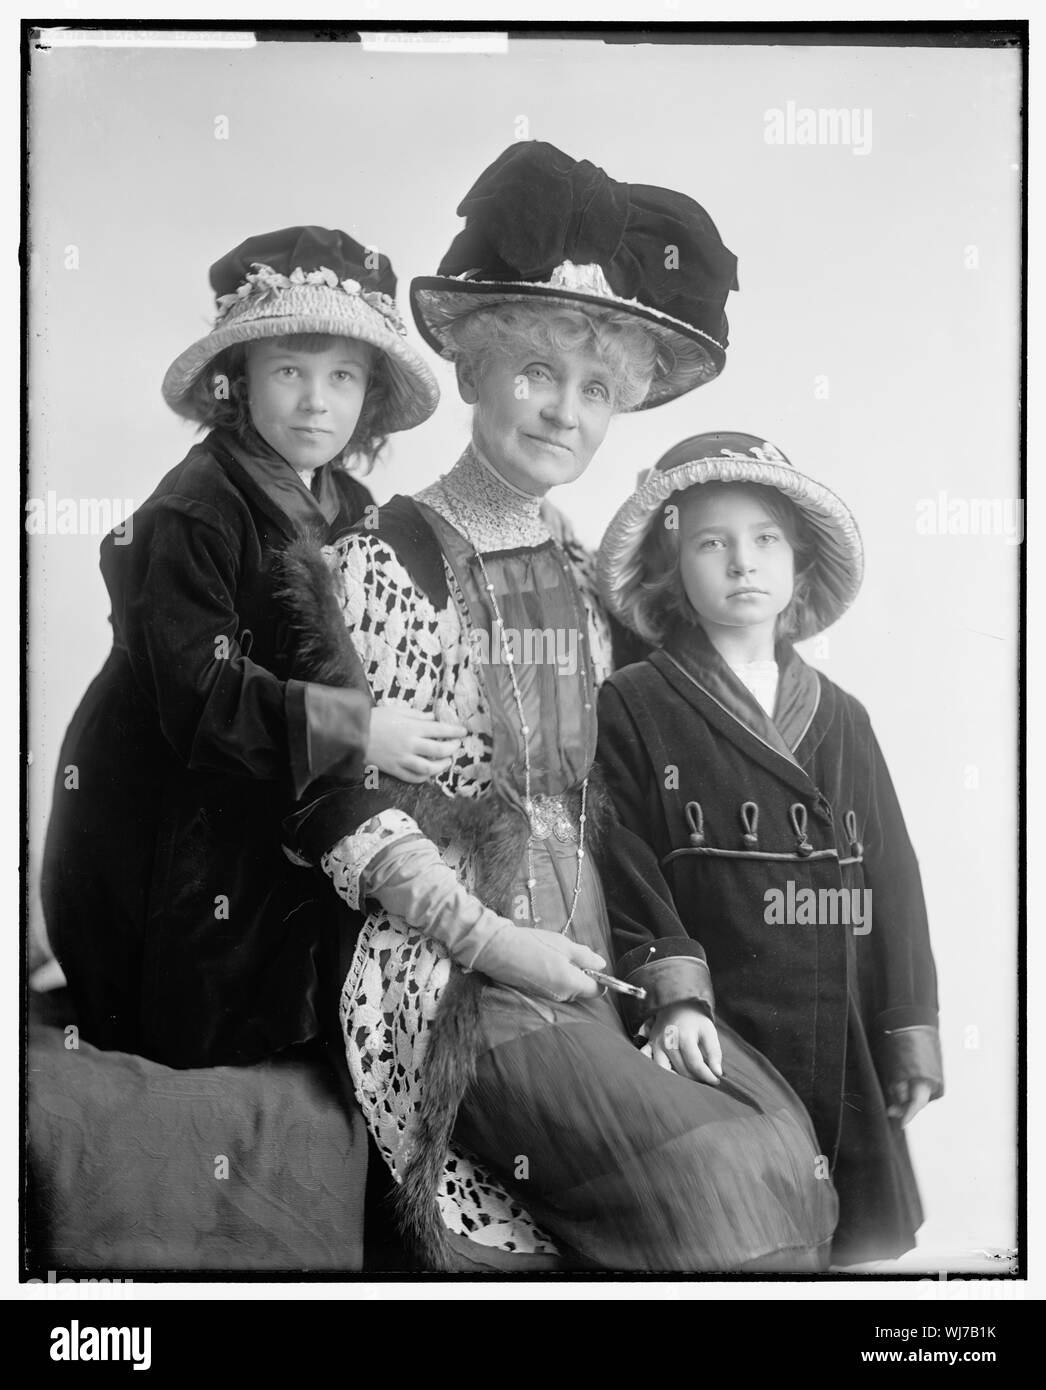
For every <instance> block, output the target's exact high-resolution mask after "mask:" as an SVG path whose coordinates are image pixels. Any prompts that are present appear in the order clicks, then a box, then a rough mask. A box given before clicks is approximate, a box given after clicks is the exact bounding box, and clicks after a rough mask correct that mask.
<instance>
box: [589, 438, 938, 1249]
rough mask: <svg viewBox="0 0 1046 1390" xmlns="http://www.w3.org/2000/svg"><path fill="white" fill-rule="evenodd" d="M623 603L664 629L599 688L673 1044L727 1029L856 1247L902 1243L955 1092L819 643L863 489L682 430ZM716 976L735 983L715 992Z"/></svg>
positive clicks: (633, 1013) (865, 733)
mask: <svg viewBox="0 0 1046 1390" xmlns="http://www.w3.org/2000/svg"><path fill="white" fill-rule="evenodd" d="M599 567H600V580H601V587H602V590H603V594H604V598H605V600H606V603H607V605H608V607H609V609H610V611H611V612H612V613H614V614H616V615H617V617H618V618H619V619H621V620H622V621H623V622H624V623H626V624H627V625H628V627H629V628H630V629H631V630H632V631H633V632H634V633H636V634H637V635H638V636H639V637H641V638H642V639H644V641H645V642H646V643H648V644H654V645H656V647H657V650H655V651H654V652H653V653H652V654H651V655H649V656H648V657H647V659H646V660H644V661H641V662H638V663H637V664H635V665H632V666H629V667H626V668H625V669H623V670H620V671H618V672H616V673H615V674H614V675H612V676H611V677H610V678H609V680H608V681H607V682H606V683H605V684H604V686H603V688H602V690H601V692H600V699H599V753H598V759H599V763H600V764H601V766H602V768H603V770H604V772H605V774H606V777H607V779H608V783H609V786H610V790H611V795H612V797H613V800H614V802H615V805H616V809H617V812H618V816H619V822H620V823H619V825H618V827H617V828H616V829H615V831H614V832H613V837H612V841H611V845H612V852H611V853H610V854H609V855H608V862H609V863H610V864H612V865H613V866H614V867H613V871H612V874H611V881H610V883H609V884H608V892H607V901H608V904H609V907H610V917H611V923H612V926H613V932H614V948H615V955H616V961H617V966H616V968H617V972H618V974H619V975H620V976H621V977H622V978H624V979H625V980H627V981H629V982H630V983H632V984H634V985H637V986H640V987H645V988H646V989H647V998H646V999H645V1000H644V1001H642V1003H637V1002H636V1001H634V1000H632V999H628V1000H626V1001H625V1002H626V1005H627V1007H628V1012H629V1021H630V1023H631V1025H632V1027H633V1029H634V1031H637V1032H642V1033H643V1034H644V1035H645V1036H646V1038H647V1047H648V1049H649V1050H650V1052H651V1054H652V1056H653V1058H654V1060H655V1061H656V1062H658V1063H659V1064H660V1065H661V1066H663V1067H665V1068H670V1069H671V1070H673V1071H675V1072H677V1073H679V1074H680V1075H681V1076H686V1077H690V1078H692V1079H694V1080H695V1081H699V1082H706V1083H707V1082H711V1083H719V1082H720V1081H721V1080H722V1079H729V1068H728V1067H727V1068H725V1069H724V1067H723V1065H722V1052H721V1048H720V1042H719V1037H718V1031H717V1023H720V1024H722V1023H727V1024H729V1025H731V1026H732V1027H733V1028H734V1029H736V1030H737V1032H738V1033H740V1034H741V1036H742V1037H744V1038H745V1039H746V1040H747V1041H748V1042H749V1043H751V1044H752V1045H753V1046H754V1047H756V1048H758V1049H759V1051H760V1052H762V1054H763V1055H764V1056H765V1057H767V1058H768V1059H769V1060H770V1061H771V1062H773V1063H774V1065H775V1066H776V1067H777V1068H778V1070H779V1071H780V1072H781V1073H782V1074H783V1076H784V1077H785V1079H786V1080H788V1081H789V1082H791V1084H792V1086H793V1087H794V1089H795V1090H796V1091H797V1092H798V1094H799V1096H800V1098H801V1099H802V1101H803V1102H804V1104H805V1105H806V1107H807V1109H808V1111H809V1113H810V1115H811V1118H812V1119H813V1122H814V1128H815V1130H816V1133H817V1136H818V1140H819V1143H820V1146H821V1148H822V1150H823V1152H824V1154H825V1155H826V1156H827V1158H828V1159H829V1161H830V1164H831V1173H832V1179H833V1181H834V1183H835V1186H836V1190H837V1192H838V1195H839V1224H838V1227H837V1230H836V1235H835V1240H834V1243H833V1247H832V1258H833V1263H834V1264H836V1265H842V1264H854V1263H858V1262H861V1261H867V1260H874V1259H884V1258H892V1257H894V1256H897V1255H900V1254H901V1253H903V1252H904V1251H905V1250H908V1249H910V1248H911V1247H912V1245H914V1243H915V1231H916V1230H917V1228H918V1227H919V1225H920V1224H921V1221H922V1212H921V1208H920V1204H919V1196H918V1192H917V1190H916V1185H915V1180H914V1177H913V1174H912V1169H911V1165H910V1163H909V1159H908V1153H907V1148H906V1145H905V1140H904V1136H903V1134H902V1132H901V1127H902V1126H903V1125H905V1124H907V1123H908V1121H909V1120H910V1119H911V1118H912V1117H913V1116H914V1115H915V1114H916V1113H917V1112H918V1111H919V1110H920V1109H921V1108H922V1107H923V1106H924V1105H925V1104H926V1102H927V1101H928V1100H931V1099H935V1098H936V1097H937V1096H939V1095H940V1094H941V1091H942V1077H941V1061H940V1047H939V1042H938V1035H937V988H936V978H935V973H934V965H933V958H932V955H931V952H930V943H929V937H928V932H927V924H926V912H925V907H924V903H923V894H922V888H921V884H920V878H919V869H918V865H917V863H916V859H915V855H914V853H913V851H912V847H911V844H910V842H909V839H908V834H907V831H906V830H905V826H904V820H903V818H902V816H901V811H900V808H899V806H898V804H897V798H896V796H895V794H894V790H893V786H892V783H891V781H890V776H889V773H888V771H887V769H886V764H885V763H884V761H883V757H882V754H881V752H880V751H879V746H878V744H877V742H876V739H875V735H874V734H873V732H872V729H871V726H870V724H869V721H868V715H867V714H866V713H865V710H864V709H863V707H862V706H861V705H860V704H859V703H858V702H857V701H856V700H855V699H854V698H853V697H852V696H850V695H848V694H846V693H845V692H844V691H842V690H840V689H839V688H838V686H836V685H834V684H833V683H832V682H831V681H830V680H828V679H827V678H826V677H824V676H823V675H821V674H820V673H818V672H817V671H814V670H813V669H812V668H811V667H809V666H807V665H806V663H805V662H804V661H803V660H802V659H801V658H800V657H799V656H798V654H797V653H796V652H795V650H794V649H793V647H792V642H793V641H795V640H798V639H801V638H807V637H812V636H813V635H815V634H816V633H818V632H821V631H822V630H823V629H824V628H826V627H827V626H828V625H829V624H830V623H832V622H834V621H835V620H836V618H838V617H839V615H840V614H841V613H842V612H843V611H844V609H846V608H847V607H848V606H849V604H850V603H851V602H852V601H853V599H854V597H855V595H856V593H857V590H858V587H859V585H860V582H861V574H862V548H861V541H860V537H859V535H858V531H857V527H856V525H855V523H854V520H853V518H852V516H851V515H850V513H849V511H848V510H847V508H846V507H845V506H844V504H843V503H842V502H841V501H840V500H839V498H838V497H836V496H835V495H834V494H832V493H831V492H829V491H828V489H827V488H825V487H822V486H821V485H820V484H818V483H816V482H814V481H813V480H812V479H810V478H807V477H804V476H803V475H802V474H801V473H799V472H797V470H796V469H794V468H793V467H792V466H791V465H790V463H789V461H788V460H787V459H786V458H785V457H784V455H783V454H782V453H781V452H780V451H779V450H778V449H776V448H775V447H774V446H773V445H772V444H769V443H767V442H766V441H765V440H762V439H758V438H756V437H754V436H752V435H746V434H727V433H710V434H702V435H698V436H696V437H695V438H692V439H687V440H684V441H683V442H682V443H681V444H679V445H677V446H676V447H675V448H674V449H672V450H670V451H669V453H667V454H666V455H665V456H664V457H663V458H662V459H661V460H660V461H659V462H658V464H657V465H656V466H655V468H653V469H652V470H651V472H650V473H649V475H648V476H647V477H646V479H645V480H644V482H643V483H642V484H641V485H640V487H639V488H638V490H637V491H636V492H635V493H634V494H633V496H632V497H631V498H630V499H629V500H628V501H627V502H626V503H625V505H624V506H623V507H622V508H621V509H620V511H619V512H618V513H617V515H616V516H615V518H614V520H613V521H612V522H611V524H610V527H609V529H608V531H607V534H606V536H605V538H604V541H603V545H602V549H601V552H600V558H599ZM713 986H714V989H713Z"/></svg>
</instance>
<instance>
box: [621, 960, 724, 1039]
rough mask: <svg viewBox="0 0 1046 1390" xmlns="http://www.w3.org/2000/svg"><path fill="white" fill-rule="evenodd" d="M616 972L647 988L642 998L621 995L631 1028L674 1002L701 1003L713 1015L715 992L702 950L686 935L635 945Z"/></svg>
mask: <svg viewBox="0 0 1046 1390" xmlns="http://www.w3.org/2000/svg"><path fill="white" fill-rule="evenodd" d="M617 974H618V976H619V978H620V979H622V980H624V981H626V982H627V983H628V984H630V985H638V986H639V987H640V988H641V989H645V990H646V998H645V999H632V998H629V997H628V996H627V995H623V996H622V1001H621V1002H622V1004H623V1006H624V1011H625V1020H626V1022H627V1024H628V1025H629V1027H630V1028H631V1029H632V1031H633V1032H634V1033H635V1032H638V1031H639V1028H640V1026H641V1025H642V1024H643V1023H644V1022H645V1021H646V1020H647V1019H649V1018H653V1017H654V1015H655V1014H657V1013H659V1012H660V1011H661V1010H662V1009H667V1008H670V1007H671V1006H672V1005H673V1004H704V1005H706V1007H707V1008H708V1010H709V1013H711V1014H712V1016H713V1017H714V1016H715V992H714V990H713V989H712V975H711V972H710V971H709V969H708V963H707V961H706V960H705V954H704V951H703V950H702V949H701V947H700V946H699V945H698V944H697V942H696V941H691V940H690V939H689V938H681V939H679V940H659V941H658V942H657V943H656V944H655V945H654V946H637V947H636V948H635V949H634V950H631V951H629V952H628V954H627V955H625V956H623V957H622V958H621V960H619V961H618V963H617Z"/></svg>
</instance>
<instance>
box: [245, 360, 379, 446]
mask: <svg viewBox="0 0 1046 1390" xmlns="http://www.w3.org/2000/svg"><path fill="white" fill-rule="evenodd" d="M373 355H374V349H373V348H372V347H371V346H370V344H369V343H361V342H358V341H357V340H356V339H355V338H336V339H334V340H332V343H331V346H330V347H328V348H325V349H324V350H323V351H322V352H302V351H300V350H294V351H292V350H290V349H288V348H286V347H283V346H281V344H280V341H279V339H273V341H272V342H267V341H266V340H264V339H263V340H262V341H261V342H257V343H251V344H250V345H249V347H248V349H247V400H248V404H249V406H250V412H251V420H252V422H253V424H254V428H255V429H256V430H257V431H258V433H259V434H260V435H261V437H262V438H263V439H264V440H265V442H266V443H267V444H270V445H271V446H272V447H273V448H274V449H275V450H276V452H277V453H278V454H280V455H282V457H283V458H285V459H286V460H287V462H288V463H289V464H290V465H291V467H292V468H296V469H297V470H298V471H299V472H306V471H308V470H310V469H313V468H319V467H320V466H321V465H322V464H325V463H329V462H330V460H331V459H333V458H336V457H337V456H338V455H339V454H340V453H341V452H342V450H343V449H344V448H345V446H346V444H348V442H349V440H350V439H351V438H352V434H353V431H354V430H355V428H356V422H357V421H358V420H359V418H360V411H361V410H362V408H363V400H364V397H365V396H366V394H367V382H368V380H369V378H370V367H371V362H372V361H373Z"/></svg>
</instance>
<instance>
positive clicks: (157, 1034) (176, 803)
mask: <svg viewBox="0 0 1046 1390" xmlns="http://www.w3.org/2000/svg"><path fill="white" fill-rule="evenodd" d="M239 443H240V441H236V440H230V438H229V437H228V436H226V435H224V434H223V433H222V432H220V431H214V432H212V433H211V434H210V435H209V436H208V437H207V438H206V439H205V440H204V441H203V442H202V443H200V444H197V445H196V446H195V447H194V448H193V449H191V450H190V452H189V454H188V456H187V457H186V458H185V459H184V460H183V461H182V462H181V463H180V464H179V465H178V466H177V467H176V468H174V469H172V470H171V472H170V473H168V474H167V476H166V477H165V478H164V479H163V480H162V482H161V483H160V484H159V485H158V487H157V488H156V490H155V491H154V492H153V493H152V495H151V496H150V497H149V498H148V500H147V501H146V502H144V503H143V504H142V505H141V506H140V507H139V508H138V510H137V511H136V512H135V513H134V516H133V518H132V526H131V529H130V535H129V538H128V539H127V543H126V544H121V540H122V539H123V538H122V537H121V536H119V535H117V534H116V533H114V534H113V535H110V536H108V537H106V539H105V540H104V541H103V543H102V547H101V568H102V573H103V576H104V578H105V582H106V587H107V588H108V591H109V595H110V600H111V604H112V613H111V619H110V621H111V623H112V629H113V647H112V651H111V653H110V655H109V658H108V660H107V661H106V663H105V666H104V667H103V669H102V671H101V673H100V674H99V675H98V676H97V677H96V678H95V680H94V682H93V683H92V685H91V686H90V688H89V689H88V691H87V693H86V695H85V696H84V698H83V700H82V701H81V703H80V706H79V708H78V709H77V711H76V714H75V716H74V718H73V720H72V723H71V725H70V727H69V730H68V732H67V734H66V738H65V742H64V745H63V747H62V751H61V755H60V759H59V764H58V771H57V776H56V781H55V792H54V805H53V810H52V815H51V821H50V825H49V828H48V835H47V843H46V847H45V855H44V864H43V868H42V874H41V889H42V895H43V900H44V910H45V916H46V923H47V929H48V934H49V937H50V940H51V944H52V947H53V949H54V951H55V954H56V955H57V957H58V959H59V961H60V963H61V965H62V967H63V969H64V971H65V973H66V976H67V978H68V981H69V985H70V989H71V992H72V996H73V999H74V1001H75V1004H76V1008H77V1015H78V1021H79V1024H80V1027H81V1030H82V1032H83V1034H84V1036H85V1038H86V1039H87V1041H89V1042H91V1043H93V1044H95V1045H96V1046H99V1047H101V1048H105V1049H119V1050H121V1051H127V1052H137V1053H141V1054H143V1055H145V1056H147V1057H150V1058H152V1059H154V1060H156V1061H158V1062H162V1063H165V1064H167V1065H169V1066H175V1067H199V1066H208V1065H217V1064H225V1063H248V1062H252V1061H256V1060H258V1059H260V1058H262V1057H266V1056H270V1055H272V1054H274V1053H276V1052H278V1051H280V1050H282V1049H283V1048H285V1047H287V1046H289V1045H291V1044H294V1043H298V1042H303V1041H305V1040H307V1039H310V1038H312V1037H314V1036H317V1034H318V1033H319V1032H320V1031H321V1023H322V1015H323V1013H324V1009H325V1008H326V1007H327V1006H328V1004H329V1003H330V1001H328V1000H325V998H324V997H323V996H322V991H321V983H322V982H324V981H330V980H336V979H338V978H339V977H338V975H337V967H336V965H334V964H331V963H328V962H327V960H326V957H327V954H328V953H329V952H331V951H336V950H337V947H338V943H337V926H338V923H341V925H342V926H344V924H345V922H346V920H347V914H346V913H345V909H344V907H343V905H342V904H340V903H338V901H337V899H336V898H335V897H334V895H333V894H332V893H331V891H330V887H329V885H328V884H327V882H326V880H325V879H324V877H323V875H322V874H321V873H320V872H319V871H318V870H316V869H310V868H306V867H302V866H301V865H298V864H295V863H292V862H291V860H290V859H289V858H288V857H287V855H286V854H284V853H283V852H282V848H281V835H280V821H281V818H282V816H284V815H286V814H287V813H288V811H289V810H291V809H292V808H293V807H294V805H295V804H296V799H297V798H299V797H303V796H304V795H305V794H306V790H307V788H309V787H310V786H315V785H317V780H316V779H321V778H322V777H323V776H327V777H330V778H334V779H336V778H338V777H340V776H345V777H351V776H359V775H360V771H361V769H362V764H363V752H364V749H365V745H366V738H367V733H368V730H369V710H370V697H369V694H368V693H367V689H366V682H365V678H364V676H363V673H362V668H360V669H359V670H358V671H353V670H350V671H349V673H348V682H347V683H351V684H352V685H353V686H354V687H355V688H350V689H334V688H333V687H332V686H330V685H320V684H310V683H309V676H310V674H311V678H312V679H315V678H316V676H315V672H311V673H310V669H309V667H308V653H307V652H305V653H303V651H302V645H301V636H300V628H299V625H298V624H297V623H296V622H295V620H294V614H293V612H292V610H291V608H289V607H288V606H287V604H286V603H285V602H284V601H283V591H284V587H285V584H286V579H287V567H286V565H285V563H284V556H285V554H286V552H287V551H288V550H289V549H293V546H294V545H295V544H301V536H302V535H303V533H306V532H307V533H309V534H310V535H311V537H312V540H313V543H314V542H315V540H319V541H324V540H327V541H329V540H333V539H334V537H335V536H337V535H338V534H340V533H341V532H343V531H345V530H347V529H348V528H349V527H350V526H351V525H353V524H354V523H355V522H356V521H358V520H359V519H360V517H361V515H362V514H363V511H364V508H365V507H366V506H367V505H368V504H369V503H370V501H371V497H370V493H369V492H368V490H367V489H366V488H365V487H364V486H363V485H362V484H361V483H359V482H357V481H356V480H355V479H354V478H352V477H351V476H350V475H349V474H347V473H346V472H344V471H343V470H341V469H333V468H332V469H330V470H329V473H328V477H327V479H326V480H325V482H324V485H323V489H322V490H321V491H322V492H323V493H324V495H325V505H324V511H322V512H321V510H320V508H319V506H318V505H317V504H315V503H314V501H313V499H312V497H311V495H310V493H309V491H308V489H306V488H305V487H304V486H303V485H302V484H300V483H299V481H298V479H297V477H296V475H294V474H293V471H292V470H290V468H289V466H285V467H286V474H287V476H286V478H282V477H279V476H275V475H273V473H272V459H269V460H268V466H269V474H270V483H269V484H267V483H266V480H265V470H264V468H261V469H259V471H258V472H255V470H254V468H253V467H252V466H251V460H250V456H245V454H244V452H243V450H242V449H240V448H239V447H237V446H238V444H239ZM279 462H282V461H279ZM277 473H278V467H277ZM274 476H275V481H274V482H273V481H272V479H273V477H274ZM332 515H333V520H331V519H330V518H331V516H332ZM327 601H328V602H332V601H333V600H331V599H330V596H329V589H328V596H327ZM356 667H358V662H356ZM339 680H340V681H341V682H342V683H346V682H345V676H344V673H342V677H339ZM326 987H327V988H331V986H330V985H329V984H328V985H327V986H326ZM335 1017H336V1016H335Z"/></svg>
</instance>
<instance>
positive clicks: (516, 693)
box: [443, 489, 588, 936]
mask: <svg viewBox="0 0 1046 1390" xmlns="http://www.w3.org/2000/svg"><path fill="white" fill-rule="evenodd" d="M443 495H444V499H445V500H447V501H449V500H450V499H449V497H448V496H447V490H446V489H444V494H443ZM451 509H452V510H453V512H454V524H455V525H456V526H457V528H458V530H459V531H460V532H461V534H462V535H463V536H464V537H465V539H466V540H467V541H468V543H469V545H471V546H472V548H473V550H474V551H475V553H476V560H477V562H478V564H479V571H480V574H481V575H482V576H483V587H484V588H485V589H486V591H487V593H488V594H489V595H490V605H491V607H492V608H493V610H494V621H495V622H496V623H497V628H498V638H499V641H500V646H501V660H502V664H503V665H504V666H505V667H506V669H507V670H508V678H509V682H510V683H511V685H512V699H513V702H514V704H515V706H516V714H517V715H518V716H519V729H520V733H521V734H522V736H523V800H524V806H525V808H526V812H527V820H528V822H529V824H530V832H531V833H530V835H529V836H528V837H527V897H528V899H529V902H530V921H531V925H532V926H535V927H536V926H539V925H540V923H541V918H540V917H539V916H538V911H537V904H536V901H535V897H534V890H535V889H536V888H537V886H538V881H537V877H536V875H535V873H534V799H533V796H532V795H531V778H530V725H529V724H528V723H527V717H526V714H525V713H524V711H523V693H522V691H521V690H520V688H519V681H518V679H517V678H516V658H515V655H514V653H513V651H512V644H511V643H510V642H509V640H508V638H507V637H506V635H505V622H504V619H503V618H502V616H501V605H500V604H499V603H498V596H497V593H496V592H495V589H494V585H493V584H492V583H491V580H490V575H489V574H488V573H487V567H486V565H485V564H484V561H483V556H482V554H481V553H480V551H479V548H478V546H476V545H475V543H474V542H473V540H472V537H471V536H470V535H469V533H468V531H467V530H466V529H465V527H464V526H463V525H462V521H461V513H460V512H459V511H458V509H457V507H456V506H455V505H454V504H453V502H451ZM587 802H588V777H587V776H586V778H585V780H584V781H583V782H582V784H581V811H580V814H579V816H578V847H577V874H576V876H575V879H574V893H573V896H572V898H571V901H570V912H569V914H568V916H567V920H566V921H565V922H564V924H563V926H562V928H561V929H560V935H561V936H565V935H566V934H567V932H569V931H570V928H571V927H572V926H573V924H574V914H575V913H576V912H577V905H578V899H579V898H580V897H581V881H582V878H583V876H584V871H585V821H586V819H587V816H586V810H585V808H586V805H587Z"/></svg>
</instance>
